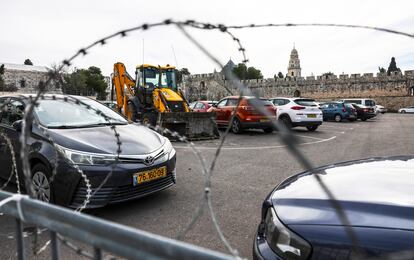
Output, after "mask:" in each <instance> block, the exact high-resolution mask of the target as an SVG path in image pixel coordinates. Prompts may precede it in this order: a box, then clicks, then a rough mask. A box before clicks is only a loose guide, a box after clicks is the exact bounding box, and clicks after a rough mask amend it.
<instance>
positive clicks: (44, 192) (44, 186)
mask: <svg viewBox="0 0 414 260" xmlns="http://www.w3.org/2000/svg"><path fill="white" fill-rule="evenodd" d="M50 176H51V174H50V171H49V169H47V167H46V166H45V165H43V164H36V165H35V166H34V167H33V168H32V184H33V189H34V193H35V197H36V198H37V199H38V200H41V201H43V202H47V203H49V202H54V201H55V199H54V194H53V186H52V183H50Z"/></svg>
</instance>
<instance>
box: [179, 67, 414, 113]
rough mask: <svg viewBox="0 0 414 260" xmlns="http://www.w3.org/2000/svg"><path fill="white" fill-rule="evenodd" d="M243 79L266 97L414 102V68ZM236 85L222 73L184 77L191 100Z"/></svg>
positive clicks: (390, 105)
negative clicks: (391, 71)
mask: <svg viewBox="0 0 414 260" xmlns="http://www.w3.org/2000/svg"><path fill="white" fill-rule="evenodd" d="M241 82H242V83H243V84H244V85H246V86H247V87H249V88H250V89H251V91H252V92H253V93H254V94H255V95H257V96H260V97H264V98H270V97H276V96H285V97H292V96H300V97H308V98H313V99H317V100H336V99H341V98H355V97H361V98H374V99H376V100H377V101H378V102H379V103H380V104H381V105H384V106H386V107H388V108H389V109H391V110H395V109H398V108H399V107H401V106H403V105H414V70H409V71H405V72H404V74H402V73H393V74H392V75H390V76H387V75H386V74H380V73H378V74H377V75H376V76H374V75H373V74H372V73H365V74H362V75H361V74H351V75H347V74H343V75H338V76H337V75H329V76H317V77H314V76H308V77H306V78H304V77H298V78H283V79H281V78H276V79H273V78H271V79H259V80H242V81H241ZM233 86H234V84H232V82H231V81H228V80H225V79H224V77H223V75H222V74H220V73H211V74H199V75H191V76H189V77H186V78H185V79H184V82H183V85H182V87H183V89H184V91H185V93H186V95H187V98H188V99H189V100H196V99H208V100H217V99H220V98H222V97H225V96H228V95H229V92H227V91H226V88H228V89H230V90H231V91H232V94H236V95H237V90H236V89H234V87H233ZM410 95H412V96H410Z"/></svg>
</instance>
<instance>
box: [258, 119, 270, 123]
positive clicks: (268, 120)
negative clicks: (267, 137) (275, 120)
mask: <svg viewBox="0 0 414 260" xmlns="http://www.w3.org/2000/svg"><path fill="white" fill-rule="evenodd" d="M260 122H261V123H267V122H270V119H260Z"/></svg>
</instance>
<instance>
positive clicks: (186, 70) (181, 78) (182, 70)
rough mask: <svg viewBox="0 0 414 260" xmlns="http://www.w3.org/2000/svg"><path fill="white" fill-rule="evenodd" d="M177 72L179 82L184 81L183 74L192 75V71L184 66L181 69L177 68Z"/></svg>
mask: <svg viewBox="0 0 414 260" xmlns="http://www.w3.org/2000/svg"><path fill="white" fill-rule="evenodd" d="M175 73H176V75H177V84H180V83H181V82H183V76H184V75H190V72H189V71H188V69H187V68H182V69H180V70H177V69H176V70H175Z"/></svg>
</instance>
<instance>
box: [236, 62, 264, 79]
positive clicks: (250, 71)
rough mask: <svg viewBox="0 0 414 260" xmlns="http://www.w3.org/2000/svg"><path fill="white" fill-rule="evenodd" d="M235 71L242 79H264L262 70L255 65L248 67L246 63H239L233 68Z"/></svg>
mask: <svg viewBox="0 0 414 260" xmlns="http://www.w3.org/2000/svg"><path fill="white" fill-rule="evenodd" d="M233 73H234V74H235V75H236V76H237V77H238V78H239V79H242V80H245V79H262V78H263V75H262V72H261V71H260V70H258V69H256V68H255V67H248V68H247V66H246V65H245V64H244V63H239V64H238V65H237V66H236V67H234V68H233Z"/></svg>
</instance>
